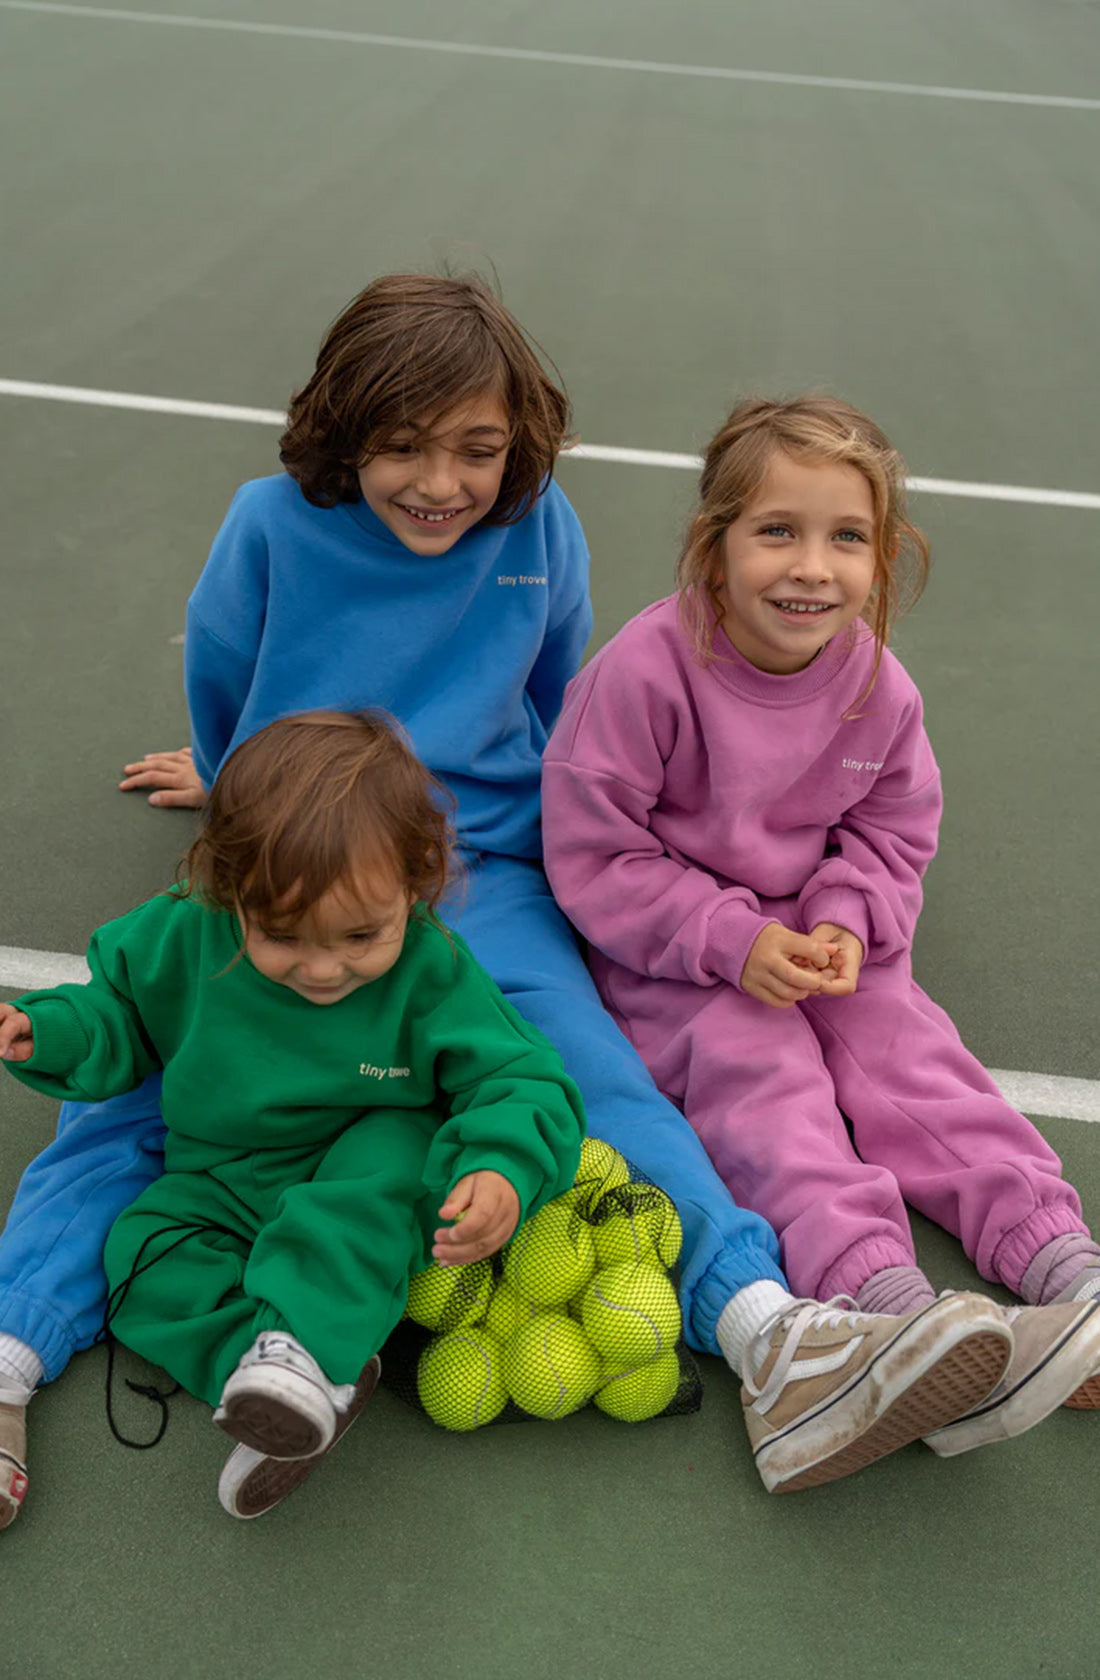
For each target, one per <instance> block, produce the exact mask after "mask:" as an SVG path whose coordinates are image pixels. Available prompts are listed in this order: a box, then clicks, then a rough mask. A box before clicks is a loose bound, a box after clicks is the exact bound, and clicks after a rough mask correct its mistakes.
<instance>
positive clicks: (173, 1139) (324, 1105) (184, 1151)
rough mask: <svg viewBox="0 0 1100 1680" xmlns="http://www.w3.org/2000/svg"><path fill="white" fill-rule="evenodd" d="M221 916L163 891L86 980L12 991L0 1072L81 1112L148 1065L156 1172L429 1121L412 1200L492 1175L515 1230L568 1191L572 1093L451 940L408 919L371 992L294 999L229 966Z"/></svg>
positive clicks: (92, 953) (104, 931)
mask: <svg viewBox="0 0 1100 1680" xmlns="http://www.w3.org/2000/svg"><path fill="white" fill-rule="evenodd" d="M240 943H241V931H240V925H239V923H238V921H237V918H236V917H235V916H233V915H231V914H229V913H228V912H224V911H220V910H215V909H210V908H208V907H207V906H204V905H203V904H201V903H200V902H198V901H197V900H195V899H192V898H179V897H177V896H176V895H175V894H173V893H164V894H161V895H160V896H158V897H157V898H153V899H150V900H149V902H148V903H147V904H142V905H139V906H138V908H137V909H136V910H131V911H130V913H129V914H128V915H126V916H121V917H119V919H118V920H117V921H113V922H108V923H107V925H106V926H105V927H102V928H100V929H99V931H98V932H97V933H96V934H94V935H93V937H92V941H91V945H90V946H89V950H88V964H89V967H90V968H91V971H92V974H91V980H90V981H89V983H88V984H87V985H85V986H74V985H64V986H58V987H56V988H55V989H53V990H50V991H36V992H27V993H26V994H25V995H24V996H23V997H22V998H20V999H19V1000H18V1007H19V1008H20V1009H22V1010H24V1011H25V1012H26V1014H27V1015H28V1016H29V1017H30V1020H31V1023H32V1025H33V1028H34V1055H33V1056H32V1057H31V1058H30V1060H29V1061H26V1062H21V1063H13V1062H8V1063H6V1064H5V1066H7V1068H8V1069H9V1071H10V1072H11V1073H13V1074H14V1075H15V1077H16V1078H17V1079H20V1080H22V1081H23V1083H24V1084H27V1085H30V1086H33V1088H34V1089H35V1090H38V1091H44V1092H45V1093H46V1094H47V1095H48V1096H51V1097H58V1098H74V1099H76V1100H78V1101H79V1100H83V1101H89V1100H91V1101H97V1100H102V1099H103V1098H105V1097H110V1096H115V1095H117V1094H118V1093H119V1092H121V1091H128V1090H131V1089H132V1088H133V1087H134V1086H135V1085H137V1084H139V1083H140V1081H141V1080H142V1079H144V1078H145V1076H146V1075H147V1074H149V1073H151V1072H153V1071H154V1069H156V1068H163V1069H164V1090H163V1099H162V1101H163V1109H164V1120H165V1125H166V1126H167V1128H168V1137H167V1141H166V1145H165V1166H166V1169H167V1170H168V1171H170V1172H193V1171H203V1170H208V1169H210V1168H214V1167H216V1166H217V1165H218V1164H219V1162H222V1161H226V1160H230V1159H236V1158H239V1157H240V1156H241V1155H243V1154H250V1153H252V1152H253V1151H256V1150H267V1149H281V1150H293V1149H295V1148H297V1147H302V1146H316V1145H319V1144H320V1145H323V1144H324V1143H325V1142H326V1141H327V1140H329V1139H335V1138H336V1137H337V1136H338V1135H339V1134H340V1132H341V1131H343V1129H344V1128H345V1127H346V1126H347V1125H348V1124H349V1123H350V1122H351V1121H353V1120H356V1119H358V1118H359V1117H360V1116H361V1115H362V1114H364V1113H365V1112H366V1111H368V1110H370V1109H372V1108H385V1109H388V1110H393V1109H398V1108H410V1109H424V1108H433V1107H434V1108H436V1109H437V1110H438V1112H439V1114H440V1126H439V1131H438V1133H437V1134H436V1137H435V1140H434V1142H433V1144H432V1148H431V1150H430V1152H429V1155H428V1159H427V1163H426V1165H425V1169H424V1182H425V1186H426V1187H427V1188H428V1189H429V1190H436V1189H438V1190H449V1189H450V1188H451V1186H452V1185H453V1184H455V1183H456V1181H457V1180H458V1179H460V1178H462V1177H463V1176H464V1175H465V1174H466V1173H469V1172H475V1171H479V1170H483V1169H488V1168H491V1169H492V1170H494V1171H496V1172H499V1173H502V1174H503V1175H504V1177H505V1178H507V1179H508V1180H509V1182H510V1183H511V1184H512V1185H513V1186H514V1187H515V1189H516V1192H517V1194H518V1196H519V1199H520V1204H521V1208H522V1217H526V1216H527V1214H528V1212H529V1211H531V1210H532V1209H533V1207H534V1206H535V1205H536V1204H538V1205H541V1204H542V1203H543V1202H545V1201H548V1200H550V1199H551V1198H552V1197H554V1196H557V1195H560V1194H561V1192H562V1191H563V1190H566V1189H567V1188H568V1187H569V1185H570V1184H572V1182H573V1178H574V1175H575V1173H576V1169H577V1164H578V1160H579V1153H580V1142H581V1138H582V1137H583V1135H584V1114H583V1109H582V1107H581V1101H580V1094H579V1092H578V1091H577V1088H576V1086H575V1085H574V1083H573V1081H572V1080H571V1079H570V1078H569V1076H568V1074H567V1073H566V1072H565V1069H564V1068H563V1066H562V1063H561V1059H560V1057H559V1056H558V1054H557V1052H556V1051H555V1050H554V1049H553V1047H552V1046H551V1045H550V1044H549V1043H548V1042H547V1040H546V1039H545V1038H543V1036H542V1034H541V1033H540V1032H539V1031H538V1030H537V1029H536V1028H535V1027H533V1026H531V1025H530V1024H529V1023H528V1022H527V1021H525V1020H524V1019H523V1017H522V1016H521V1015H519V1014H517V1012H516V1010H514V1009H513V1008H512V1006H511V1004H510V1003H508V1002H507V1000H506V999H505V998H504V997H503V996H502V994H501V993H500V991H499V990H498V989H497V987H496V986H495V985H494V983H493V981H492V980H491V979H490V978H489V976H488V974H486V972H485V970H484V969H483V968H481V967H480V966H479V964H478V963H477V962H476V961H475V960H474V958H473V956H472V955H471V953H470V951H469V949H468V948H467V946H466V945H465V944H464V942H463V941H462V940H461V939H460V938H459V937H458V935H457V934H454V933H447V932H445V931H444V930H443V928H442V927H441V926H440V925H439V923H437V922H436V921H434V920H433V918H432V917H431V916H430V915H429V913H428V912H427V911H426V910H425V909H423V907H418V908H417V909H416V910H414V912H413V914H412V916H411V917H410V919H409V925H408V931H407V933H406V936H405V944H404V948H403V950H402V952H401V956H400V957H399V958H398V960H397V962H396V963H395V964H394V966H393V967H392V968H391V969H390V970H389V971H388V972H387V973H386V974H383V975H382V976H381V977H380V978H379V979H377V980H373V981H371V982H370V983H368V984H366V985H363V986H360V987H359V988H358V989H357V990H356V991H354V992H352V993H351V994H350V995H349V996H348V997H346V998H342V999H341V1000H340V1002H338V1003H333V1004H326V1005H318V1004H313V1003H309V1002H308V1001H307V1000H306V999H305V998H302V997H300V996H299V995H298V994H297V993H296V992H293V991H291V990H290V988H289V987H287V986H281V985H279V984H277V982H275V981H273V980H269V979H267V977H266V976H265V975H263V974H260V973H259V971H258V970H257V969H255V968H254V967H253V966H252V964H251V962H250V961H249V959H248V957H247V956H238V952H239V950H240Z"/></svg>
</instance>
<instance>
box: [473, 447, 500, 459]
mask: <svg viewBox="0 0 1100 1680" xmlns="http://www.w3.org/2000/svg"><path fill="white" fill-rule="evenodd" d="M499 454H500V450H499V449H467V451H466V458H467V460H469V461H495V460H496V458H497V456H498V455H499Z"/></svg>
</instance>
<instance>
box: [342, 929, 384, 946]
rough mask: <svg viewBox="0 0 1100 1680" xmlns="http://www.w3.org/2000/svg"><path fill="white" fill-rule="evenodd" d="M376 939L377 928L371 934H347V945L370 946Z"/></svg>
mask: <svg viewBox="0 0 1100 1680" xmlns="http://www.w3.org/2000/svg"><path fill="white" fill-rule="evenodd" d="M377 938H378V929H377V928H375V929H373V930H372V931H371V932H364V933H349V934H348V944H349V945H370V944H371V943H372V942H373V941H374V940H375V939H377Z"/></svg>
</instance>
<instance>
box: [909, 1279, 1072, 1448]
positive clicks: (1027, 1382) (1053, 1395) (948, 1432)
mask: <svg viewBox="0 0 1100 1680" xmlns="http://www.w3.org/2000/svg"><path fill="white" fill-rule="evenodd" d="M1082 1368H1084V1369H1085V1370H1089V1369H1091V1371H1092V1373H1093V1374H1092V1375H1091V1376H1089V1377H1088V1378H1086V1380H1085V1381H1084V1382H1083V1383H1078V1382H1077V1380H1076V1379H1077V1378H1078V1377H1079V1376H1080V1374H1081V1371H1082ZM1067 1388H1068V1389H1069V1393H1068V1394H1067V1392H1066V1390H1067ZM1059 1406H1073V1407H1074V1408H1075V1409H1077V1410H1078V1411H1092V1410H1094V1409H1096V1408H1097V1407H1100V1301H1097V1302H1096V1303H1095V1304H1094V1306H1093V1308H1092V1310H1091V1311H1084V1310H1082V1314H1081V1317H1080V1318H1079V1319H1078V1320H1077V1321H1076V1322H1075V1323H1073V1324H1071V1325H1069V1326H1068V1327H1067V1329H1066V1332H1065V1334H1064V1335H1063V1336H1061V1337H1060V1338H1059V1340H1058V1341H1057V1342H1055V1343H1054V1344H1053V1346H1051V1347H1050V1348H1049V1349H1048V1350H1047V1353H1046V1356H1045V1357H1044V1359H1043V1360H1042V1362H1041V1363H1040V1364H1037V1365H1036V1366H1035V1368H1034V1369H1033V1370H1030V1371H1028V1372H1027V1373H1026V1374H1025V1375H1024V1377H1023V1379H1022V1380H1021V1381H1020V1382H1018V1383H1017V1385H1016V1387H1015V1388H1013V1389H1012V1390H1011V1392H1008V1393H1001V1394H997V1395H990V1396H988V1404H987V1405H985V1406H983V1405H981V1404H980V1403H979V1404H977V1405H976V1406H974V1407H973V1408H971V1410H972V1411H973V1416H971V1417H959V1418H956V1419H955V1420H954V1422H953V1424H951V1425H950V1426H948V1427H947V1428H944V1429H941V1430H940V1431H939V1433H938V1434H934V1435H931V1436H929V1437H928V1439H927V1441H926V1445H927V1446H929V1447H931V1448H932V1451H933V1452H934V1453H938V1454H939V1456H940V1458H954V1457H955V1455H956V1454H957V1453H964V1452H971V1451H973V1449H974V1448H975V1447H987V1446H991V1445H993V1444H994V1443H995V1442H997V1441H1011V1440H1014V1439H1015V1437H1016V1436H1017V1435H1023V1434H1024V1433H1025V1431H1026V1430H1028V1429H1032V1428H1033V1427H1034V1426H1035V1424H1037V1423H1041V1422H1042V1421H1043V1419H1044V1418H1046V1417H1049V1416H1050V1414H1051V1413H1052V1412H1056V1411H1057V1410H1058V1407H1059Z"/></svg>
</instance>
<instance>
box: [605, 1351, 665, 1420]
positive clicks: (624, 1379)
mask: <svg viewBox="0 0 1100 1680" xmlns="http://www.w3.org/2000/svg"><path fill="white" fill-rule="evenodd" d="M679 1386H680V1361H679V1358H678V1357H677V1355H676V1350H675V1349H674V1348H673V1349H671V1350H670V1351H669V1352H668V1353H662V1354H661V1356H660V1358H658V1359H651V1360H650V1361H649V1362H648V1364H646V1365H639V1366H636V1367H635V1369H634V1370H632V1371H620V1372H618V1373H617V1375H615V1376H613V1377H612V1378H611V1380H610V1382H606V1383H604V1385H603V1387H602V1388H600V1389H598V1390H597V1392H596V1395H595V1402H596V1405H597V1406H598V1407H599V1408H600V1411H601V1412H606V1413H607V1415H608V1416H609V1417H613V1418H621V1420H622V1421H623V1423H641V1422H642V1420H643V1419H644V1418H651V1417H657V1416H658V1415H659V1414H660V1413H661V1412H663V1411H664V1409H665V1407H666V1406H668V1405H669V1404H670V1403H671V1401H672V1399H673V1397H674V1395H675V1393H676V1390H677V1389H678V1388H679Z"/></svg>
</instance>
